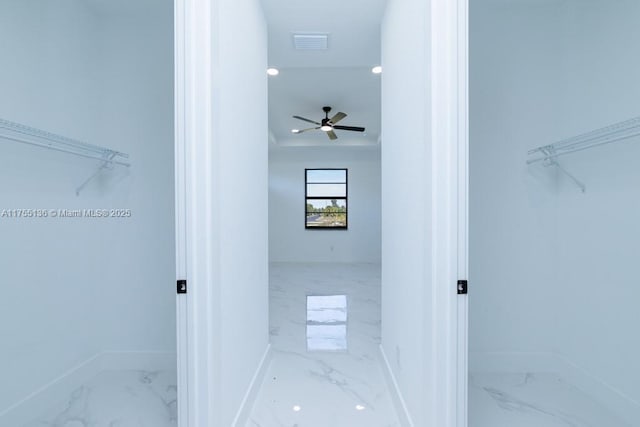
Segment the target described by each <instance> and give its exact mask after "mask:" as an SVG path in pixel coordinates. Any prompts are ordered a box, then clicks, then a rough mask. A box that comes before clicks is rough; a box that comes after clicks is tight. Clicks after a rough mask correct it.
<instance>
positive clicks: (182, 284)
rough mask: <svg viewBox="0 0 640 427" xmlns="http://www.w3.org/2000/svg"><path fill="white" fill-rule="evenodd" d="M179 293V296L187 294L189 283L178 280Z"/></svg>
mask: <svg viewBox="0 0 640 427" xmlns="http://www.w3.org/2000/svg"><path fill="white" fill-rule="evenodd" d="M177 284H178V286H177V291H178V293H179V294H186V293H187V281H186V280H178V283H177Z"/></svg>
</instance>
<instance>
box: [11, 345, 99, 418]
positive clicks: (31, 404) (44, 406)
mask: <svg viewBox="0 0 640 427" xmlns="http://www.w3.org/2000/svg"><path fill="white" fill-rule="evenodd" d="M100 356H101V355H99V354H96V355H95V356H92V357H90V358H89V359H87V360H85V361H84V362H81V363H80V364H78V365H77V366H75V367H73V368H71V369H69V370H68V371H67V372H65V373H63V374H62V375H60V376H58V377H57V378H55V379H53V380H51V381H50V382H48V383H46V384H43V385H42V386H41V387H40V388H38V389H37V390H35V391H34V392H32V393H31V394H29V395H27V396H25V397H24V398H23V399H22V400H20V401H19V402H16V403H15V404H13V405H11V406H10V407H8V408H7V409H5V410H4V411H2V412H1V413H0V425H3V426H21V425H24V424H26V423H28V422H30V421H33V420H34V417H36V416H38V415H40V414H42V413H44V412H45V411H47V410H49V409H50V408H51V405H52V404H54V403H55V402H57V401H59V400H60V397H61V396H67V395H70V394H71V393H72V392H73V391H74V390H75V389H77V388H78V387H80V386H81V385H82V384H84V383H86V382H87V381H89V380H90V379H91V378H93V377H95V376H96V375H98V373H99V372H100V367H101V360H100Z"/></svg>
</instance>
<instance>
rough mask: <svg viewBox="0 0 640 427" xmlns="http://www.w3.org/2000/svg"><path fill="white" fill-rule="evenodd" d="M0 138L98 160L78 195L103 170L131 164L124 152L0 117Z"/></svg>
mask: <svg viewBox="0 0 640 427" xmlns="http://www.w3.org/2000/svg"><path fill="white" fill-rule="evenodd" d="M0 138H2V139H6V140H9V141H15V142H20V143H23V144H28V145H34V146H36V147H41V148H46V149H49V150H54V151H60V152H63V153H69V154H73V155H75V156H79V157H84V158H87V159H95V160H100V161H101V164H100V166H99V168H98V170H97V171H96V172H95V173H94V174H93V175H91V176H90V177H89V178H88V179H87V180H85V181H84V182H83V183H82V184H81V185H80V186H79V187H78V188H77V189H76V195H79V194H80V191H82V190H83V189H84V188H85V187H86V185H87V184H88V183H89V182H91V180H93V179H94V178H95V177H96V176H98V174H99V173H100V172H102V171H103V170H105V169H113V168H114V167H115V166H116V165H119V166H124V167H129V166H131V164H130V163H129V162H127V161H126V159H128V158H129V155H128V154H126V153H121V152H119V151H115V150H111V149H109V148H104V147H100V146H97V145H92V144H87V143H85V142H82V141H78V140H75V139H71V138H67V137H66V136H62V135H57V134H55V133H51V132H47V131H44V130H41V129H37V128H34V127H30V126H26V125H23V124H20V123H15V122H11V121H9V120H3V119H0Z"/></svg>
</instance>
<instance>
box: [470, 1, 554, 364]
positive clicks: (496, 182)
mask: <svg viewBox="0 0 640 427" xmlns="http://www.w3.org/2000/svg"><path fill="white" fill-rule="evenodd" d="M563 25H564V16H563V15H560V14H559V13H558V8H557V7H556V6H555V5H553V4H551V5H550V4H543V5H539V6H532V5H531V4H529V5H527V4H522V3H520V4H513V3H512V4H511V5H509V4H508V2H471V19H470V141H469V146H470V189H469V193H470V201H469V203H470V207H469V210H470V212H469V214H470V224H469V229H470V236H469V244H470V248H469V253H470V255H469V279H470V283H471V288H470V308H469V310H470V335H469V340H470V343H469V345H470V352H471V353H496V352H498V353H511V354H513V353H523V352H550V351H551V350H552V345H553V342H554V341H553V339H552V338H551V336H550V335H549V331H550V330H552V326H553V325H555V324H556V320H557V319H555V318H554V315H553V314H552V313H551V312H550V310H549V306H550V305H554V303H553V301H554V295H555V282H554V270H553V267H552V266H553V265H554V260H555V251H554V248H555V246H556V238H555V227H556V224H555V216H554V215H555V210H554V205H555V186H554V176H555V175H554V171H553V170H542V171H538V170H535V169H529V168H527V166H526V152H527V150H528V149H529V148H532V147H536V146H538V145H541V144H543V143H544V142H545V141H549V140H552V139H553V138H554V137H555V136H556V135H557V128H558V126H559V121H561V120H562V114H561V112H562V105H560V104H558V100H559V99H561V98H559V96H558V91H559V90H561V88H562V85H563V84H564V83H565V77H564V76H565V72H564V68H563V59H562V58H563V53H564V51H563V45H562V43H559V42H558V41H559V38H558V35H559V34H560V29H561V28H562V27H563ZM532 171H533V173H532ZM543 307H545V308H546V309H543ZM476 356H477V355H476ZM474 363H476V361H475V360H474V356H473V355H472V357H471V365H472V367H473V365H474Z"/></svg>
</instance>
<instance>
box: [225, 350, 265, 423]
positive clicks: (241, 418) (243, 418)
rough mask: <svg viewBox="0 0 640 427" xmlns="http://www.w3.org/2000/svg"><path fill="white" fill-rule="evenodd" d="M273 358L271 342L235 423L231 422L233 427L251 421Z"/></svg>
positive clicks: (234, 420)
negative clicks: (257, 397) (250, 418)
mask: <svg viewBox="0 0 640 427" xmlns="http://www.w3.org/2000/svg"><path fill="white" fill-rule="evenodd" d="M271 358H272V351H271V344H268V345H267V349H266V350H265V351H264V354H263V355H262V359H260V363H259V364H258V367H257V368H256V372H255V373H254V374H253V378H251V382H250V383H249V387H248V388H247V391H246V393H245V395H244V397H243V398H242V403H241V404H240V408H239V409H238V413H237V414H236V416H235V418H234V419H233V423H232V424H231V425H232V426H233V427H245V425H246V423H247V422H248V421H249V416H251V410H252V409H253V404H254V403H255V400H256V396H257V395H258V392H259V391H260V388H261V387H262V382H263V380H264V376H265V374H266V373H267V369H268V368H269V365H270V364H271V360H272V359H271Z"/></svg>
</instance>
